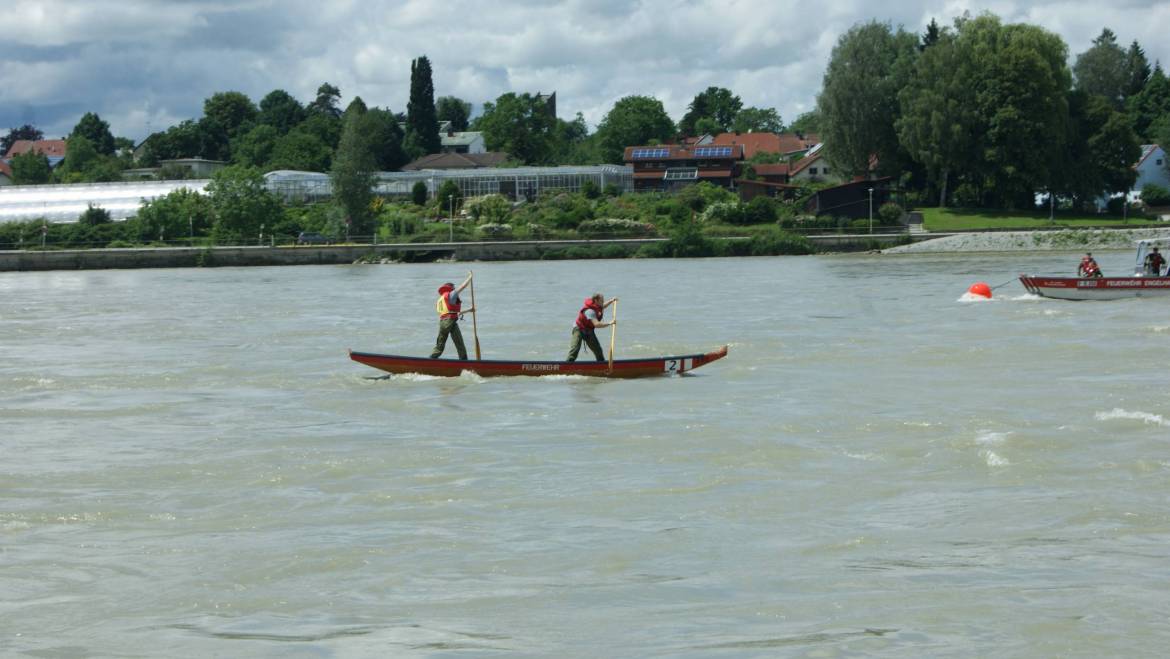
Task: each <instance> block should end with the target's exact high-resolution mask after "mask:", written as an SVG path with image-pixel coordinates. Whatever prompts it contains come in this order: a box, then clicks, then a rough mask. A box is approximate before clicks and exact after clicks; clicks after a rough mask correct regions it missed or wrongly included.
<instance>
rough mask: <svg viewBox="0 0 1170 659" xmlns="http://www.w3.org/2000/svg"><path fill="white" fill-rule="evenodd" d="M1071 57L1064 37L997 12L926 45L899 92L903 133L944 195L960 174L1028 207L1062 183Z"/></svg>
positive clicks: (988, 194) (977, 190)
mask: <svg viewBox="0 0 1170 659" xmlns="http://www.w3.org/2000/svg"><path fill="white" fill-rule="evenodd" d="M1066 57H1067V49H1066V47H1065V45H1064V42H1063V41H1061V39H1060V38H1059V37H1057V36H1056V35H1054V34H1052V33H1050V32H1048V31H1046V30H1044V29H1042V28H1039V27H1036V26H1032V25H1003V24H1002V23H1001V22H1000V20H999V19H998V18H997V17H995V16H993V15H991V14H984V15H981V16H979V17H977V18H969V17H966V16H965V17H963V18H960V19H958V20H956V21H955V28H954V32H953V33H947V34H944V35H943V36H942V37H941V38H940V40H939V41H938V43H936V44H934V45H933V46H931V47H930V48H927V49H926V50H924V51H923V53H922V56H921V58H920V60H919V62H918V63H916V65H915V75H914V77H913V79H912V80H910V81H909V82H908V83H907V85H906V86H905V88H904V89H903V91H902V92H901V93H900V94H899V100H900V102H901V107H902V117H901V118H900V119H899V120H898V122H897V125H898V135H899V137H900V138H901V140H902V144H903V145H904V146H905V148H906V149H907V151H908V152H909V153H910V155H911V156H912V157H913V158H915V159H916V160H918V161H919V162H921V163H923V164H924V165H926V166H927V168H928V170H930V171H931V173H932V175H933V176H934V177H935V179H936V181H937V182H938V183H939V185H940V187H941V188H942V189H943V194H942V195H941V197H942V198H941V199H940V203H943V204H945V203H946V201H947V198H946V196H947V192H946V189H947V186H948V181H949V180H951V177H952V175H954V177H955V179H956V180H958V181H959V182H961V183H963V184H965V186H967V190H968V191H969V192H970V194H971V196H974V197H977V198H978V199H979V200H980V201H981V202H982V203H989V204H991V205H1008V206H1015V205H1025V204H1028V205H1030V204H1031V199H1032V196H1033V195H1034V193H1035V192H1036V191H1039V190H1047V189H1050V188H1051V187H1052V186H1053V185H1054V183H1055V182H1056V176H1055V175H1056V174H1057V166H1058V159H1059V157H1060V155H1061V153H1062V151H1063V147H1064V143H1065V140H1066V138H1067V134H1066V129H1067V122H1068V96H1067V95H1068V92H1069V90H1070V88H1071V74H1070V73H1069V70H1068V66H1067V65H1066V64H1065V59H1066ZM826 143H827V144H826V146H830V145H831V142H829V141H828V140H826Z"/></svg>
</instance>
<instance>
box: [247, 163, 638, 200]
mask: <svg viewBox="0 0 1170 659" xmlns="http://www.w3.org/2000/svg"><path fill="white" fill-rule="evenodd" d="M265 179H267V181H268V189H269V190H271V191H272V192H273V193H274V194H276V195H278V196H280V197H281V198H282V199H284V200H285V201H302V202H303V201H316V200H320V199H326V198H328V197H329V196H330V195H331V194H332V186H331V185H330V183H329V175H328V174H320V173H316V172H292V171H276V172H269V173H268V174H266V175H265ZM419 181H422V182H423V183H425V184H426V186H427V194H428V196H430V197H434V196H435V193H436V192H437V191H438V189H439V186H441V185H442V184H443V183H444V182H445V181H454V182H455V184H456V185H458V186H459V190H460V191H461V192H462V193H463V196H464V197H480V196H483V195H489V194H501V195H504V196H506V197H508V198H509V199H513V200H519V199H535V198H536V197H537V196H539V195H540V194H541V193H542V192H548V191H563V192H577V191H579V190H580V189H581V186H582V185H584V184H585V181H592V182H593V183H594V184H595V185H596V186H597V187H598V189H605V187H606V186H608V185H615V186H617V188H618V189H619V190H621V191H622V192H628V191H630V190H632V189H633V173H632V170H631V168H629V167H624V166H619V165H593V166H565V167H513V168H482V169H423V170H419V171H414V172H379V173H378V174H375V184H374V192H375V194H377V195H379V196H382V197H391V198H392V197H409V196H410V195H411V191H412V190H413V189H414V185H415V184H416V183H418V182H419Z"/></svg>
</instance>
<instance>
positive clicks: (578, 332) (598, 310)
mask: <svg viewBox="0 0 1170 659" xmlns="http://www.w3.org/2000/svg"><path fill="white" fill-rule="evenodd" d="M617 300H618V299H617V298H616V297H615V298H613V299H612V300H610V301H609V302H606V301H605V296H604V295H602V294H601V293H594V294H593V297H591V298H589V299H587V300H585V306H583V307H581V310H580V311H578V312H577V322H576V323H574V325H573V340H572V342H571V343H570V344H569V356H568V357H567V358H566V359H565V361H567V362H575V361H577V353H579V352H581V342H582V341H584V342H585V345H587V346H589V349H590V350H592V351H593V356H594V357H596V358H597V361H599V362H603V361H605V353H604V352H602V350H601V343H600V342H599V341H598V340H597V332H595V331H594V330H596V329H597V328H598V327H609V326H610V325H613V324H614V323H616V322H617V321H616V320H611V321H609V322H608V323H605V322H602V320H601V319H602V317H603V316H604V315H605V308H606V307H608V306H609V305H611V304H613V303H614V302H617Z"/></svg>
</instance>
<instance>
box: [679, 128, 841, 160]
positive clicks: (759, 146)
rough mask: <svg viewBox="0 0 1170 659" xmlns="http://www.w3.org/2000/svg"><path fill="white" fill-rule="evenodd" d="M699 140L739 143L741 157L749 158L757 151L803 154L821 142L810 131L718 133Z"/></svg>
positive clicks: (704, 142) (721, 143) (716, 143)
mask: <svg viewBox="0 0 1170 659" xmlns="http://www.w3.org/2000/svg"><path fill="white" fill-rule="evenodd" d="M699 142H700V143H701V144H703V145H706V144H714V145H740V146H742V147H743V157H744V158H747V159H749V160H750V159H751V158H752V157H753V156H755V155H756V154H757V153H778V154H780V155H785V156H787V155H794V154H803V153H805V152H807V151H809V150H810V149H812V148H813V147H815V146H816V145H818V144H820V143H821V142H820V138H818V137H817V136H816V135H813V134H811V133H810V134H808V135H804V134H799V133H720V134H718V135H715V136H714V137H711V138H710V139H706V140H704V139H700V140H699Z"/></svg>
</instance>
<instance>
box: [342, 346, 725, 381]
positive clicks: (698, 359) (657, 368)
mask: <svg viewBox="0 0 1170 659" xmlns="http://www.w3.org/2000/svg"><path fill="white" fill-rule="evenodd" d="M726 356H727V346H723V347H722V348H719V349H718V350H713V351H711V352H708V353H705V354H698V355H679V356H675V357H647V358H643V359H615V360H613V369H612V370H610V367H609V362H595V361H578V362H545V361H520V360H502V359H430V358H428V357H404V356H402V355H378V354H374V353H370V352H355V351H353V350H350V351H349V358H350V359H352V360H354V361H355V362H360V363H362V364H365V365H366V366H373V367H374V368H377V369H381V370H383V371H386V372H387V373H420V374H422V375H439V376H446V377H454V376H458V375H459V374H460V373H462V372H463V371H470V372H472V373H475V374H476V375H479V376H481V377H485V378H486V377H495V376H500V375H589V376H593V377H599V378H644V377H649V376H652V375H671V374H678V373H687V372H689V371H693V370H695V369H696V368H699V367H700V366H702V365H704V364H709V363H711V362H713V361H715V360H716V359H722V358H723V357H726Z"/></svg>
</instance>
